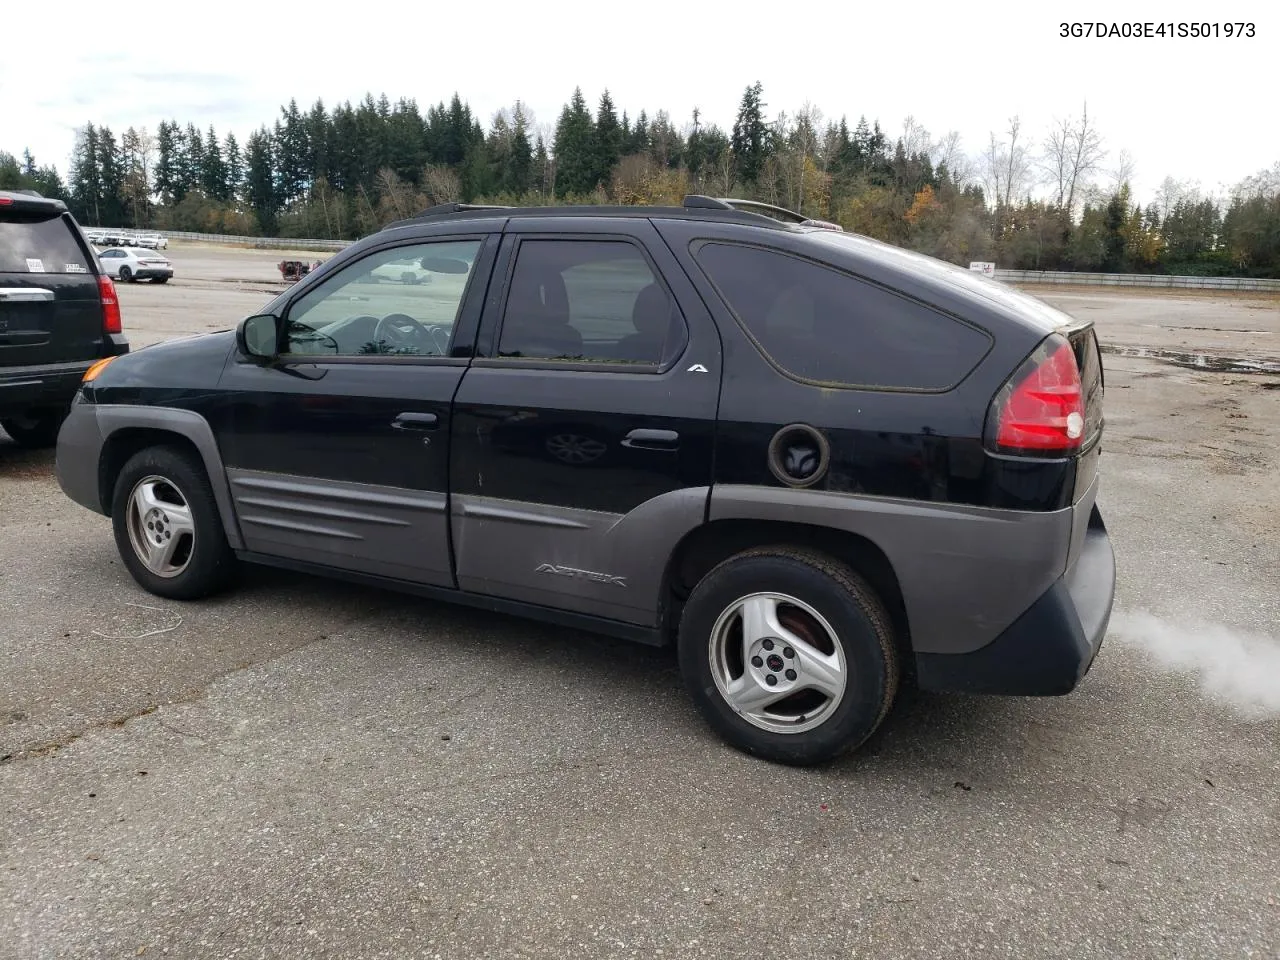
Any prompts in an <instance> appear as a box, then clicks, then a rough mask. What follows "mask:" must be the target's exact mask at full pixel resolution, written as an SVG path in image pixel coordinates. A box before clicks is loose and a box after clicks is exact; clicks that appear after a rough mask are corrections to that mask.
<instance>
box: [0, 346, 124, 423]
mask: <svg viewBox="0 0 1280 960" xmlns="http://www.w3.org/2000/svg"><path fill="white" fill-rule="evenodd" d="M100 347H101V349H100V352H99V355H98V357H91V358H89V359H88V360H73V361H70V362H68V363H50V364H42V365H39V366H16V367H0V416H2V415H4V414H6V413H25V412H27V411H29V410H33V409H37V408H41V407H65V406H66V405H67V404H69V403H70V402H71V400H72V398H73V397H74V396H75V395H76V391H77V390H78V389H80V381H81V379H82V378H83V377H84V372H85V370H87V369H89V366H90V364H92V363H93V362H94V360H97V359H101V358H102V357H108V356H118V355H119V354H122V353H128V352H129V341H128V340H126V339H125V338H124V337H122V336H119V335H111V336H108V337H106V338H105V340H104V341H103V342H102V343H101V344H100Z"/></svg>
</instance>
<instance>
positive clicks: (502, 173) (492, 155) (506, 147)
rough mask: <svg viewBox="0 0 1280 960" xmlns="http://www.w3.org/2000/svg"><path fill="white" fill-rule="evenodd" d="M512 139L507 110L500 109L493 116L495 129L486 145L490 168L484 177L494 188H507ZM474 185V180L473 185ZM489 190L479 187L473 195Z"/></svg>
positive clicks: (488, 190)
mask: <svg viewBox="0 0 1280 960" xmlns="http://www.w3.org/2000/svg"><path fill="white" fill-rule="evenodd" d="M511 139H512V132H511V127H510V126H508V125H507V117H506V112H505V111H499V112H498V114H497V115H496V116H495V117H494V118H493V129H491V130H490V131H489V140H488V143H487V144H486V145H485V154H486V156H485V159H486V161H487V163H488V165H489V169H488V171H487V172H486V174H485V176H484V178H483V179H484V181H485V182H486V185H487V186H488V187H489V188H491V189H492V190H500V189H505V185H506V181H507V168H508V166H509V165H510V162H511ZM474 185H475V184H474V181H473V187H474ZM489 192H491V191H490V189H479V190H477V194H473V196H474V195H484V194H487V193H489Z"/></svg>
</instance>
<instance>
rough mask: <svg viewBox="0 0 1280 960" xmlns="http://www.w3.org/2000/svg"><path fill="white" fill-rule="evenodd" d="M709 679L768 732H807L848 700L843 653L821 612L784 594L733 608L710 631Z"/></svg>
mask: <svg viewBox="0 0 1280 960" xmlns="http://www.w3.org/2000/svg"><path fill="white" fill-rule="evenodd" d="M708 654H709V656H710V660H711V676H712V677H713V678H714V680H715V683H716V689H718V690H719V691H720V696H722V697H723V698H724V700H725V702H726V703H727V704H728V705H729V706H730V707H732V708H733V710H734V711H736V712H737V714H738V715H739V716H740V717H742V718H743V719H744V720H746V721H747V722H748V723H750V724H752V725H753V726H756V727H759V728H760V729H762V730H768V731H769V732H770V733H804V732H805V731H806V730H812V729H814V728H815V727H817V726H819V725H821V724H822V723H824V722H826V721H827V720H828V719H829V718H830V717H831V714H832V713H833V712H834V711H835V709H836V708H837V707H838V706H839V705H840V701H841V700H842V699H843V698H844V692H845V688H846V687H847V685H848V665H847V664H846V663H845V657H844V649H843V648H842V647H841V646H840V643H839V641H838V639H837V637H836V632H835V630H833V629H832V627H831V624H829V623H828V622H827V620H826V618H825V617H823V616H822V614H820V613H818V611H817V610H815V609H814V608H813V607H811V606H809V604H807V603H805V602H804V601H803V600H798V599H796V598H795V597H792V596H788V595H787V594H785V593H753V594H750V595H748V596H745V597H741V598H740V599H738V600H735V601H734V602H733V603H731V604H729V606H728V607H726V608H725V610H724V612H723V613H721V614H720V617H719V618H718V619H717V620H716V623H715V626H714V627H712V629H711V639H710V643H709V644H708Z"/></svg>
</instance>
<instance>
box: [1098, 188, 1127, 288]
mask: <svg viewBox="0 0 1280 960" xmlns="http://www.w3.org/2000/svg"><path fill="white" fill-rule="evenodd" d="M1128 214H1129V190H1128V187H1121V188H1120V189H1119V190H1117V191H1116V192H1115V193H1114V194H1113V195H1112V197H1111V200H1110V201H1109V202H1108V203H1107V212H1106V219H1105V221H1104V223H1105V229H1106V233H1105V237H1104V240H1103V248H1102V269H1103V270H1104V271H1106V272H1108V273H1120V272H1123V271H1124V270H1125V269H1127V267H1128V242H1127V237H1126V235H1125V225H1126V221H1127V220H1128Z"/></svg>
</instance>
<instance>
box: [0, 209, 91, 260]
mask: <svg viewBox="0 0 1280 960" xmlns="http://www.w3.org/2000/svg"><path fill="white" fill-rule="evenodd" d="M88 272H89V266H88V264H87V263H85V258H84V253H83V251H81V249H80V245H79V244H78V243H76V241H75V237H74V236H73V235H72V233H71V228H70V227H69V226H68V225H67V223H66V222H65V221H64V220H62V219H61V218H59V217H54V218H53V219H52V220H0V273H88Z"/></svg>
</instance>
